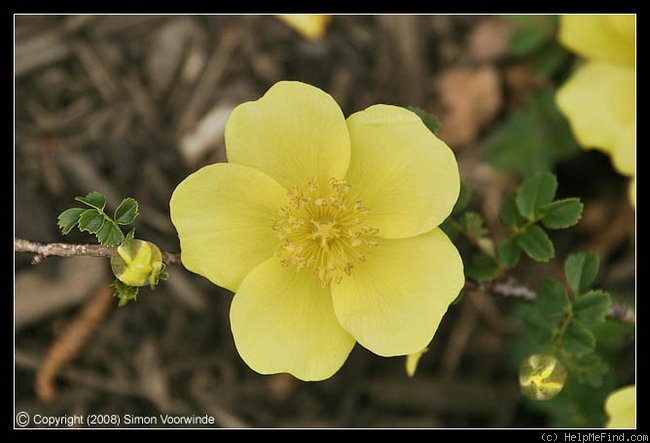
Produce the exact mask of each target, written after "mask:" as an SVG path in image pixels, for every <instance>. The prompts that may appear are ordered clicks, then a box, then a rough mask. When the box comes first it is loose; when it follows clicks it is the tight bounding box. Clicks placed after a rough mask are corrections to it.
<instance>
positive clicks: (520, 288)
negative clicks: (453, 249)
mask: <svg viewBox="0 0 650 443" xmlns="http://www.w3.org/2000/svg"><path fill="white" fill-rule="evenodd" d="M14 249H15V251H16V252H31V253H34V254H36V255H35V256H34V258H33V259H32V263H33V264H38V263H41V262H42V261H43V260H45V259H46V258H47V257H50V256H57V257H73V256H77V255H82V256H92V257H110V256H111V255H112V254H113V252H115V248H112V247H108V246H102V245H91V244H69V243H44V242H35V241H31V240H25V239H22V238H16V239H14ZM162 256H163V261H164V262H165V263H167V264H170V265H181V266H182V262H181V254H180V253H178V252H167V251H163V253H162ZM465 288H466V289H478V290H480V291H483V292H485V293H487V294H491V295H498V296H501V297H505V298H512V299H515V300H522V301H526V302H533V301H535V298H536V297H537V293H536V292H535V291H533V290H532V289H530V288H529V287H527V286H524V285H520V284H516V283H514V282H512V281H492V282H489V283H477V282H475V281H473V280H467V281H466V282H465ZM607 317H608V318H610V319H612V320H617V321H620V322H621V323H625V324H629V325H632V326H634V325H635V324H636V313H635V311H634V309H632V308H630V307H629V306H626V305H623V304H620V303H614V304H613V305H612V307H611V309H610V310H609V313H608V315H607Z"/></svg>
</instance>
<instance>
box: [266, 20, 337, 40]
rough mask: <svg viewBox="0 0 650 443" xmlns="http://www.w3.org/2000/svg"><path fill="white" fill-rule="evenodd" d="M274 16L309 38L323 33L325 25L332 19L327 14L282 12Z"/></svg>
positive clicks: (313, 38)
mask: <svg viewBox="0 0 650 443" xmlns="http://www.w3.org/2000/svg"><path fill="white" fill-rule="evenodd" d="M276 17H278V18H279V19H280V20H282V21H283V22H284V23H286V24H287V25H289V26H290V27H292V28H293V29H294V30H296V31H298V33H300V35H302V36H303V37H305V38H307V39H309V40H318V39H320V38H321V37H322V36H323V35H324V34H325V31H326V30H327V25H328V24H329V22H330V20H331V19H332V17H331V16H329V15H317V14H286V15H284V14H283V15H277V16H276Z"/></svg>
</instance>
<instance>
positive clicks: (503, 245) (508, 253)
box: [496, 237, 521, 269]
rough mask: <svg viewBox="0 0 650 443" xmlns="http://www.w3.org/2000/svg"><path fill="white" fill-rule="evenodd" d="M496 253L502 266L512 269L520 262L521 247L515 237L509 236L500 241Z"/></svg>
mask: <svg viewBox="0 0 650 443" xmlns="http://www.w3.org/2000/svg"><path fill="white" fill-rule="evenodd" d="M496 254H497V259H498V260H499V264H500V265H501V266H502V267H504V268H506V269H512V268H514V267H515V266H516V265H517V263H518V262H519V258H520V257H521V248H520V247H519V244H518V243H517V240H516V239H515V238H514V237H508V238H504V239H503V240H501V241H500V242H499V244H498V245H497V247H496Z"/></svg>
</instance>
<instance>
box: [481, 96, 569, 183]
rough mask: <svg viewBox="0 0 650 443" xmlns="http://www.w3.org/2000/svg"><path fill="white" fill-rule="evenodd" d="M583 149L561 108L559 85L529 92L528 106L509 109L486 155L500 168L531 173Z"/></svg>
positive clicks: (524, 175)
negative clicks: (557, 93)
mask: <svg viewBox="0 0 650 443" xmlns="http://www.w3.org/2000/svg"><path fill="white" fill-rule="evenodd" d="M580 152H581V149H580V146H579V145H578V143H577V142H576V140H575V137H574V135H573V132H572V131H571V127H570V126H569V123H568V120H567V119H566V117H564V115H563V114H562V113H560V111H559V110H558V109H557V105H556V103H555V89H554V88H545V89H544V90H542V91H539V92H531V93H529V94H528V95H527V96H526V103H525V105H524V107H523V108H522V109H520V110H518V111H514V112H511V113H509V115H508V116H507V117H506V118H505V120H504V122H503V123H502V124H501V125H499V126H498V127H497V129H496V133H495V135H494V137H492V138H491V141H490V142H489V143H488V145H487V146H486V151H485V155H486V158H487V160H488V161H489V162H490V164H492V166H494V167H495V168H496V169H497V170H499V171H501V172H504V173H508V174H511V173H513V172H516V173H518V174H520V175H521V176H522V177H527V176H529V175H531V174H534V173H536V172H539V171H551V170H553V166H554V165H555V163H557V162H558V161H560V160H564V159H567V158H571V157H574V156H576V155H577V154H578V153H580Z"/></svg>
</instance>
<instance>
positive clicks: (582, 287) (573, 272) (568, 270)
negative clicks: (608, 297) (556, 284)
mask: <svg viewBox="0 0 650 443" xmlns="http://www.w3.org/2000/svg"><path fill="white" fill-rule="evenodd" d="M599 262H600V259H599V258H598V256H597V255H596V254H594V253H591V252H589V253H586V252H581V253H578V254H571V255H569V256H568V257H567V259H566V260H565V261H564V275H565V276H566V279H567V283H569V287H570V288H571V290H573V292H575V293H576V294H581V293H582V292H584V291H586V290H587V289H589V287H590V286H591V284H592V283H593V282H594V280H595V279H596V275H597V274H598V267H599V264H600V263H599Z"/></svg>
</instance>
